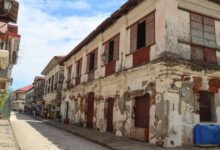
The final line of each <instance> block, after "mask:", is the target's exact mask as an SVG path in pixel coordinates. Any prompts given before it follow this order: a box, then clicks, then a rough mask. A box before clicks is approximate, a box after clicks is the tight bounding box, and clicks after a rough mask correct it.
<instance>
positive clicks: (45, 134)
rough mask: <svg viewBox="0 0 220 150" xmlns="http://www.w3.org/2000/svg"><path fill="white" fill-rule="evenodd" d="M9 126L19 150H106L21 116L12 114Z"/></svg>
mask: <svg viewBox="0 0 220 150" xmlns="http://www.w3.org/2000/svg"><path fill="white" fill-rule="evenodd" d="M11 125H12V128H13V130H14V133H15V137H16V139H17V141H18V145H19V146H20V149H21V150H107V148H104V147H102V146H100V145H97V144H95V143H92V142H89V141H87V140H85V139H83V138H80V137H78V136H75V135H73V134H70V133H68V132H66V131H63V130H60V129H57V128H55V127H52V126H50V125H48V124H46V123H44V122H42V121H39V120H35V119H33V118H31V117H28V116H26V115H23V114H19V113H15V112H12V114H11ZM0 150H2V149H0Z"/></svg>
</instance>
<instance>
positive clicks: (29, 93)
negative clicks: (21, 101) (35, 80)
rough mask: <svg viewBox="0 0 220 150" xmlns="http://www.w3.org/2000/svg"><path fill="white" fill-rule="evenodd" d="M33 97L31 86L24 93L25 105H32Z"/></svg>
mask: <svg viewBox="0 0 220 150" xmlns="http://www.w3.org/2000/svg"><path fill="white" fill-rule="evenodd" d="M33 98H34V88H33V87H32V88H30V89H29V90H28V91H26V93H25V106H26V107H29V108H31V107H32V103H33Z"/></svg>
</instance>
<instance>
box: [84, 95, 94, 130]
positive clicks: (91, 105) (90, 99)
mask: <svg viewBox="0 0 220 150" xmlns="http://www.w3.org/2000/svg"><path fill="white" fill-rule="evenodd" d="M94 95H95V94H94V93H93V92H91V93H89V95H88V99H87V103H88V111H87V114H86V116H87V122H86V126H87V128H93V113H94Z"/></svg>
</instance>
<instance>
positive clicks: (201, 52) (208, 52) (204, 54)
mask: <svg viewBox="0 0 220 150" xmlns="http://www.w3.org/2000/svg"><path fill="white" fill-rule="evenodd" d="M191 49H192V52H191V57H192V59H193V60H195V61H201V62H207V63H212V64H216V63H217V57H216V50H215V49H212V48H204V47H202V46H195V45H194V46H191Z"/></svg>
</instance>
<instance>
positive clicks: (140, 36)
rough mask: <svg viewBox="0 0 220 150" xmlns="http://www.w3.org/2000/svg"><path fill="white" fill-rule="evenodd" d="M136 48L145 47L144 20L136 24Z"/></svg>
mask: <svg viewBox="0 0 220 150" xmlns="http://www.w3.org/2000/svg"><path fill="white" fill-rule="evenodd" d="M137 28H138V30H137V41H136V42H137V49H140V48H142V47H145V45H146V42H145V41H146V22H145V21H143V22H141V23H139V24H138V26H137Z"/></svg>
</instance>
